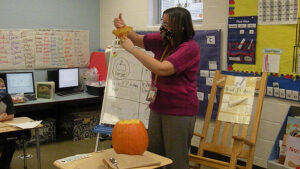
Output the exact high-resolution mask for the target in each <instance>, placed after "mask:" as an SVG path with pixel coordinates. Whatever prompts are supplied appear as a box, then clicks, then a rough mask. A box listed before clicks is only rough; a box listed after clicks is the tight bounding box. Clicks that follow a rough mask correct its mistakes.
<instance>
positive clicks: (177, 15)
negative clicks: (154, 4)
mask: <svg viewBox="0 0 300 169" xmlns="http://www.w3.org/2000/svg"><path fill="white" fill-rule="evenodd" d="M163 14H168V15H169V26H170V27H171V28H172V32H173V33H174V36H173V47H174V49H176V48H177V47H178V46H179V45H180V44H181V43H182V42H186V41H188V40H191V39H193V37H194V35H195V31H194V28H193V23H192V17H191V14H190V12H189V11H188V10H186V9H185V8H182V7H174V8H169V9H167V10H165V11H164V13H163Z"/></svg>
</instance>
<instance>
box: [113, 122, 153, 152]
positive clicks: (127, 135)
mask: <svg viewBox="0 0 300 169" xmlns="http://www.w3.org/2000/svg"><path fill="white" fill-rule="evenodd" d="M112 146H113V148H114V150H115V152H116V153H118V154H129V155H141V154H143V153H144V152H145V151H146V149H147V147H148V133H147V130H146V128H145V126H144V124H143V123H142V122H141V121H140V120H120V121H119V122H117V123H116V125H115V126H114V128H113V131H112Z"/></svg>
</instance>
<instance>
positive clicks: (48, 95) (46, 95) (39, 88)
mask: <svg viewBox="0 0 300 169" xmlns="http://www.w3.org/2000/svg"><path fill="white" fill-rule="evenodd" d="M35 88H36V98H37V99H53V98H54V91H55V84H54V82H36V83H35Z"/></svg>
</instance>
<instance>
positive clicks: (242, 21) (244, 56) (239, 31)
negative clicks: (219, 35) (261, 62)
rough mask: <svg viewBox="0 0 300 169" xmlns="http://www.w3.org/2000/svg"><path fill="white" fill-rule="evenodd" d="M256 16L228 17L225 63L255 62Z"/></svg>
mask: <svg viewBox="0 0 300 169" xmlns="http://www.w3.org/2000/svg"><path fill="white" fill-rule="evenodd" d="M256 30H257V16H248V17H229V18H228V43H227V45H228V46H227V63H228V65H229V66H230V65H232V64H233V63H240V64H255V48H256V34H257V32H256Z"/></svg>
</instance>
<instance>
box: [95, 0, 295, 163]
mask: <svg viewBox="0 0 300 169" xmlns="http://www.w3.org/2000/svg"><path fill="white" fill-rule="evenodd" d="M227 3H228V1H224V0H204V22H203V24H202V25H195V29H196V30H209V29H221V56H220V57H221V69H222V70H225V69H226V67H227V65H226V45H227V18H228V4H227ZM148 8H152V0H147V1H146V0H144V1H140V0H127V1H123V0H114V1H107V0H100V25H101V29H100V37H101V38H100V47H101V48H103V49H105V48H106V47H107V46H108V45H110V44H111V42H112V41H113V39H114V36H113V35H112V33H111V32H112V30H113V29H114V27H113V19H114V18H115V17H117V16H118V13H119V12H122V13H123V18H124V20H125V21H126V24H127V25H130V26H133V27H134V29H135V30H158V29H159V26H149V25H148V20H147V18H148V17H149V16H148V15H149V14H148V13H149V11H148ZM150 13H151V11H150ZM290 105H294V106H300V103H299V102H294V101H288V100H282V99H277V98H272V97H267V96H266V97H265V100H264V105H263V110H262V116H261V122H260V128H259V133H258V138H257V147H256V151H255V160H254V164H256V165H258V166H261V167H265V168H266V167H267V159H268V157H269V154H270V152H271V149H272V146H273V143H274V141H275V139H276V136H277V134H278V132H279V129H280V127H281V124H282V122H283V120H284V117H285V116H286V114H287V112H288V109H289V107H290ZM202 125H203V119H202V118H197V122H196V126H195V131H197V132H200V131H201V129H202ZM212 132H213V131H212V128H210V132H209V134H212ZM192 145H193V146H198V145H199V138H196V137H194V138H193V139H192Z"/></svg>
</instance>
